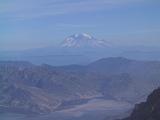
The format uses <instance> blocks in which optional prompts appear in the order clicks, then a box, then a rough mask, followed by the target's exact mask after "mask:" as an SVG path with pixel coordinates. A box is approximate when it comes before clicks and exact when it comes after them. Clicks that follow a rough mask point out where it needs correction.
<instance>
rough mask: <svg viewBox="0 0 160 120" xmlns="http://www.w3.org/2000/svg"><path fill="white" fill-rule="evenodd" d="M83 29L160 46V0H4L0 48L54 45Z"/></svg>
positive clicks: (119, 41) (123, 41)
mask: <svg viewBox="0 0 160 120" xmlns="http://www.w3.org/2000/svg"><path fill="white" fill-rule="evenodd" d="M82 32H86V33H89V34H91V35H93V36H95V37H96V38H99V39H105V40H108V41H110V42H112V43H114V44H118V45H153V46H154V45H159V46H160V0H0V50H8V49H9V50H15V49H29V48H35V47H44V46H54V45H57V44H59V43H60V42H61V41H62V40H63V39H64V38H65V37H66V36H69V35H71V34H74V33H82Z"/></svg>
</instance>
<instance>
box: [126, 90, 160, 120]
mask: <svg viewBox="0 0 160 120" xmlns="http://www.w3.org/2000/svg"><path fill="white" fill-rule="evenodd" d="M123 120H160V88H159V89H156V90H154V91H153V93H152V94H151V95H149V97H148V98H147V101H146V102H143V103H140V104H138V105H136V106H135V108H134V110H133V112H132V114H131V116H130V117H128V118H126V119H123Z"/></svg>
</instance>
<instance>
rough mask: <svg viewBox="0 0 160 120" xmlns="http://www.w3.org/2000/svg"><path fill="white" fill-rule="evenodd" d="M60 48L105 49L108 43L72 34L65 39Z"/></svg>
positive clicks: (87, 35)
mask: <svg viewBox="0 0 160 120" xmlns="http://www.w3.org/2000/svg"><path fill="white" fill-rule="evenodd" d="M61 46H62V47H66V48H83V47H86V48H88V47H92V48H97V47H107V46H109V43H107V42H106V41H105V40H99V39H96V38H94V37H93V36H91V35H89V34H86V33H81V34H74V35H71V36H69V37H67V38H66V39H65V40H64V41H63V42H62V44H61Z"/></svg>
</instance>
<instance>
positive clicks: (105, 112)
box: [0, 99, 133, 120]
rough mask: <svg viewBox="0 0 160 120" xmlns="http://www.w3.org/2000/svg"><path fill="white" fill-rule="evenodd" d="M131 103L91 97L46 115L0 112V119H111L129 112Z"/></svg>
mask: <svg viewBox="0 0 160 120" xmlns="http://www.w3.org/2000/svg"><path fill="white" fill-rule="evenodd" d="M132 108H133V105H131V104H130V103H127V102H122V101H114V100H104V99H93V100H90V101H88V102H87V103H84V104H81V105H75V106H73V107H72V108H68V109H64V110H60V111H56V112H54V113H52V114H48V115H40V116H26V115H21V114H0V119H1V120H103V119H106V118H107V119H108V120H112V119H115V118H117V117H124V116H126V115H127V114H129V111H130V110H131V109H132Z"/></svg>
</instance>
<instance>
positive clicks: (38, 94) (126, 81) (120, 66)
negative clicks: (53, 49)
mask: <svg viewBox="0 0 160 120" xmlns="http://www.w3.org/2000/svg"><path fill="white" fill-rule="evenodd" d="M159 79H160V62H157V61H136V60H129V59H125V58H121V57H120V58H119V57H118V58H106V59H101V60H98V61H96V62H93V63H91V64H88V65H86V66H80V65H70V66H61V67H53V66H50V65H40V66H38V65H33V64H31V63H28V62H9V61H8V62H2V61H1V62H0V109H1V111H17V112H27V113H28V112H31V113H48V112H52V111H55V110H56V109H59V107H62V108H63V106H62V105H63V104H64V103H70V102H69V101H74V100H75V101H77V100H87V99H92V98H96V97H103V98H105V99H108V98H109V99H115V100H122V101H129V102H132V103H133V104H134V103H136V102H138V101H140V100H141V99H145V98H146V96H147V95H148V94H149V93H150V92H151V91H152V90H153V89H155V88H156V87H158V86H160V81H159ZM73 103H74V102H73Z"/></svg>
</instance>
